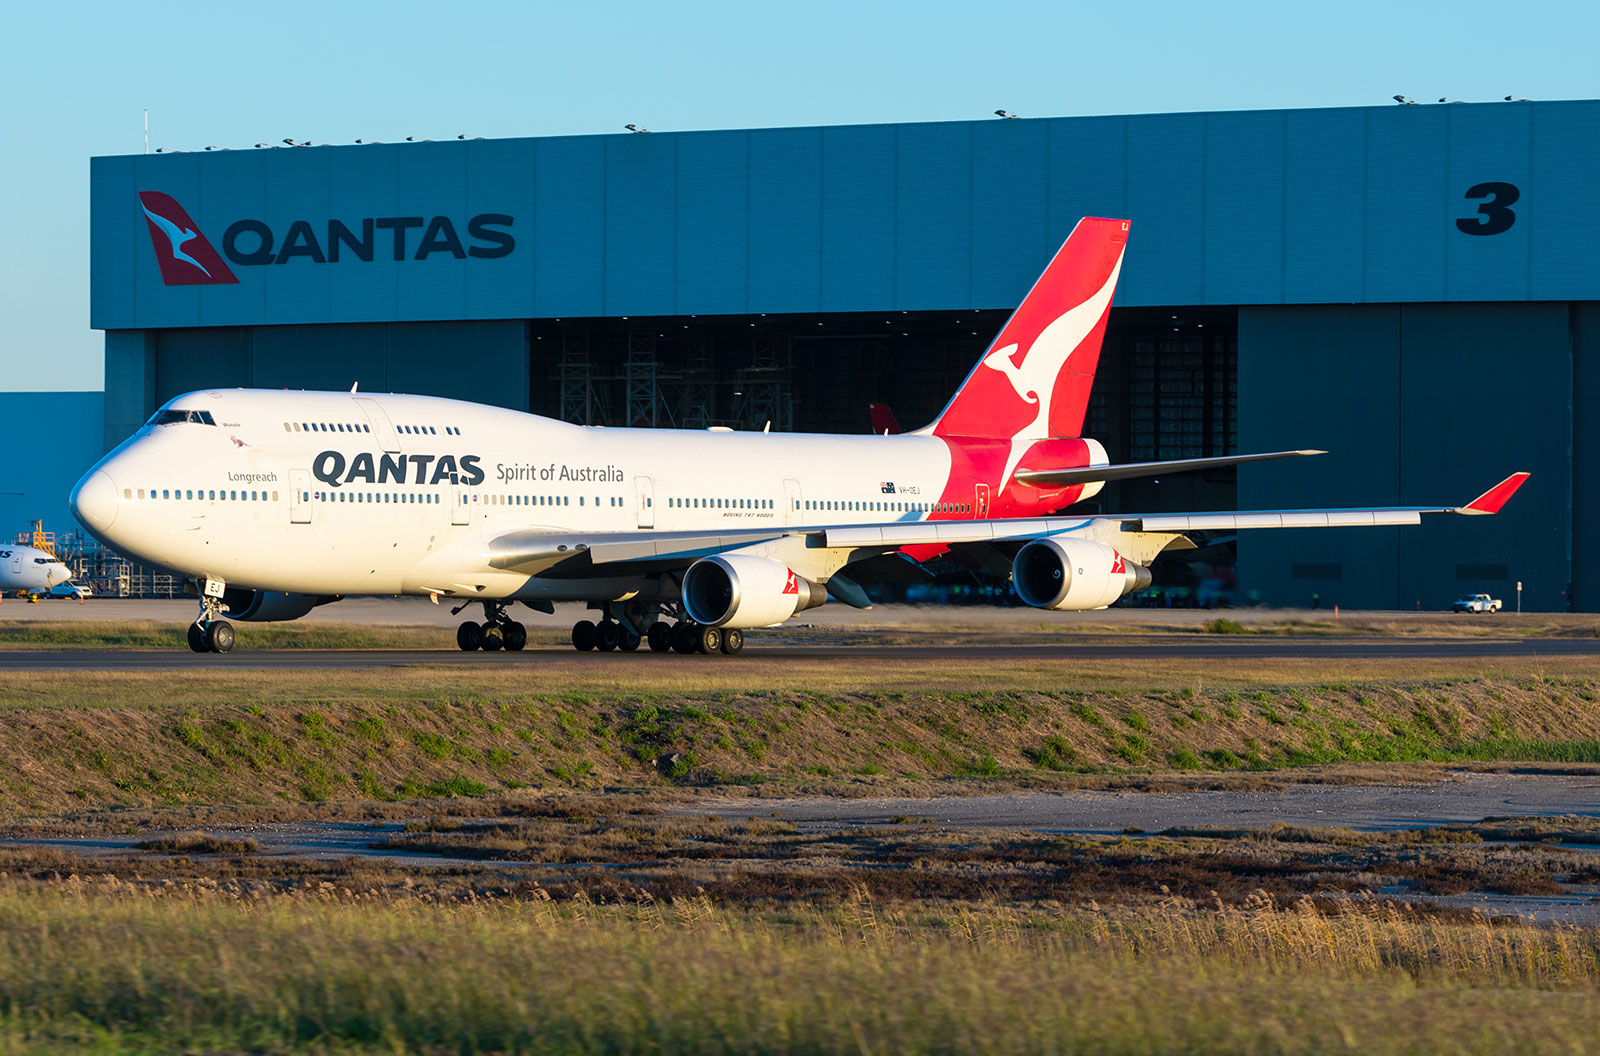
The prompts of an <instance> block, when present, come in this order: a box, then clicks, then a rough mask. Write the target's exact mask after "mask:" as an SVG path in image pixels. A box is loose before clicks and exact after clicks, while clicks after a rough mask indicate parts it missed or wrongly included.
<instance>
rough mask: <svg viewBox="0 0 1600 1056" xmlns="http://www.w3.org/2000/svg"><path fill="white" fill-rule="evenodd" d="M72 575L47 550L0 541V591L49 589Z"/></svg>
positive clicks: (39, 590) (34, 591)
mask: <svg viewBox="0 0 1600 1056" xmlns="http://www.w3.org/2000/svg"><path fill="white" fill-rule="evenodd" d="M71 578H72V570H71V569H69V568H68V567H67V566H66V565H64V564H62V563H61V561H60V560H59V559H57V557H56V556H55V555H54V554H52V553H50V552H49V551H46V550H38V549H35V548H34V547H31V546H16V545H13V546H7V545H4V544H0V591H6V592H11V591H19V590H25V591H28V592H29V593H30V594H34V593H41V592H43V591H46V590H49V589H50V588H51V587H53V586H55V585H56V584H58V583H65V582H66V581H67V580H69V579H71Z"/></svg>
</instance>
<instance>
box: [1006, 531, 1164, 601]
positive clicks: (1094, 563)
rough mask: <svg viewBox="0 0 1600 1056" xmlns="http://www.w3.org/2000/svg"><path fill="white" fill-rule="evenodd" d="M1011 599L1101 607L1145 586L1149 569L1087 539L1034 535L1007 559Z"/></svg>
mask: <svg viewBox="0 0 1600 1056" xmlns="http://www.w3.org/2000/svg"><path fill="white" fill-rule="evenodd" d="M1011 582H1012V583H1013V585H1015V586H1016V588H1017V597H1019V598H1021V599H1022V600H1023V601H1024V602H1026V603H1028V604H1029V605H1032V606H1033V607H1034V608H1036V609H1054V610H1056V611H1057V612H1065V611H1072V612H1076V611H1081V610H1083V609H1103V608H1105V607H1106V606H1107V605H1110V604H1111V603H1112V602H1113V601H1116V600H1117V599H1118V598H1120V597H1122V595H1124V594H1126V593H1128V592H1129V591H1134V590H1141V589H1143V588H1145V587H1148V586H1149V585H1150V570H1149V569H1148V568H1145V567H1144V566H1143V565H1136V564H1134V563H1133V562H1132V561H1129V560H1127V559H1126V558H1124V557H1123V556H1122V555H1121V554H1119V553H1117V552H1116V551H1115V550H1113V549H1112V548H1111V547H1109V546H1107V545H1105V544H1104V543H1097V542H1095V541H1093V540H1092V539H1075V538H1072V537H1070V536H1068V537H1066V538H1053V537H1052V538H1046V539H1035V540H1033V542H1031V543H1028V544H1027V545H1026V546H1024V547H1023V548H1022V549H1021V550H1019V551H1017V556H1016V560H1014V561H1012V563H1011Z"/></svg>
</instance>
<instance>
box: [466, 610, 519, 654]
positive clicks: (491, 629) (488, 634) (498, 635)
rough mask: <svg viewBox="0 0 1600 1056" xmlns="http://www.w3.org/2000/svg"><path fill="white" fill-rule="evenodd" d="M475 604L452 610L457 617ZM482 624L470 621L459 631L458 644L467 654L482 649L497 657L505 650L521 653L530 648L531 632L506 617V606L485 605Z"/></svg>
mask: <svg viewBox="0 0 1600 1056" xmlns="http://www.w3.org/2000/svg"><path fill="white" fill-rule="evenodd" d="M470 604H472V603H471V602H465V603H463V604H461V605H458V606H456V607H455V608H453V609H451V610H450V615H452V616H454V615H456V614H457V613H459V612H460V611H461V610H462V609H464V608H466V607H467V606H468V605H470ZM483 615H484V617H485V619H484V621H483V622H482V623H473V622H472V621H471V620H468V621H466V622H465V623H463V624H462V625H461V626H460V627H457V628H456V644H457V645H458V646H460V647H461V649H462V651H463V652H468V653H470V652H472V651H473V650H475V649H482V650H483V651H484V652H486V653H497V652H499V651H500V650H501V649H505V650H508V651H510V652H513V653H515V652H518V651H519V650H521V649H522V647H523V646H525V645H527V644H528V629H527V628H526V627H524V626H523V625H522V624H520V623H518V622H517V621H516V620H513V619H512V618H511V617H510V616H507V615H506V606H505V603H504V602H500V601H486V602H484V603H483Z"/></svg>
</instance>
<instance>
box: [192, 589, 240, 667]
mask: <svg viewBox="0 0 1600 1056" xmlns="http://www.w3.org/2000/svg"><path fill="white" fill-rule="evenodd" d="M222 591H223V584H222V583H221V582H220V581H218V580H214V579H208V580H205V581H204V582H203V583H201V584H200V591H199V594H200V614H199V615H198V616H196V617H195V618H194V622H193V623H191V624H190V625H189V634H188V638H189V648H190V649H192V650H193V651H194V652H197V653H225V652H227V651H228V650H230V649H232V648H233V624H231V623H229V622H228V621H227V620H225V619H223V618H222V614H223V613H224V612H227V611H228V607H227V606H226V605H224V604H223V603H222Z"/></svg>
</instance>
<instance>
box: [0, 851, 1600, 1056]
mask: <svg viewBox="0 0 1600 1056" xmlns="http://www.w3.org/2000/svg"><path fill="white" fill-rule="evenodd" d="M1597 982H1600V936H1597V934H1596V933H1595V932H1594V931H1593V930H1589V929H1581V930H1580V929H1536V928H1530V927H1525V926H1496V925H1492V924H1491V923H1489V922H1487V921H1481V920H1480V921H1475V922H1466V923H1460V922H1443V921H1435V920H1429V919H1424V918H1418V917H1416V916H1415V915H1413V914H1408V913H1406V912H1405V911H1403V910H1399V909H1395V908H1392V907H1374V908H1371V909H1367V910H1362V911H1357V912H1341V913H1329V912H1325V911H1323V910H1322V909H1319V908H1318V907H1317V906H1316V905H1315V904H1313V903H1311V902H1310V901H1308V900H1300V901H1297V902H1294V903H1291V904H1288V905H1283V904H1280V903H1278V902H1276V901H1274V900H1272V899H1269V898H1259V899H1257V900H1255V901H1254V902H1252V903H1249V904H1247V905H1244V906H1241V907H1239V908H1237V909H1222V910H1216V911H1210V912H1199V911H1196V910H1195V909H1194V908H1193V907H1191V906H1189V905H1187V904H1185V903H1183V902H1181V901H1179V900H1171V901H1169V902H1168V903H1167V904H1165V905H1162V906H1159V907H1156V908H1154V909H1151V910H1148V911H1145V912H1142V913H1139V914H1129V913H1126V912H1103V911H1102V912H1097V911H1094V910H1084V909H1064V908H1051V907H1040V908H1034V909H1021V908H1008V907H1003V906H995V905H990V904H983V903H977V904H968V905H962V906H954V907H948V908H940V909H938V910H934V911H930V910H928V909H924V908H921V907H894V906H885V905H882V904H879V903H877V902H875V901H873V900H871V899H868V898H862V897H858V898H855V899H853V900H852V901H849V902H847V903H845V904H842V905H840V906H837V907H833V908H828V909H820V910H819V909H806V908H787V909H785V910H783V911H781V912H778V913H751V912H748V911H737V910H728V909H725V908H722V907H719V906H717V905H715V904H714V903H711V902H708V901H706V900H704V899H699V898H689V899H684V900H680V901H676V902H673V903H670V904H666V903H661V902H659V901H652V900H649V899H645V900H642V901H633V902H624V903H621V904H616V905H597V904H595V903H594V902H593V901H590V900H572V901H567V902H562V903H554V902H549V901H545V900H543V899H542V898H539V897H538V895H537V891H530V892H529V895H528V897H526V898H523V899H515V900H509V901H507V900H502V901H492V902H484V901H476V902H470V901H469V902H449V903H443V904H440V903H436V902H431V901H426V900H422V899H417V898H390V897H385V896H383V895H375V894H372V893H369V892H365V891H360V890H344V889H341V888H338V887H332V886H330V887H328V888H324V889H320V890H317V891H314V892H307V893H302V894H297V895H293V896H271V897H265V898H262V897H249V896H246V895H244V894H242V893H241V891H240V890H239V889H238V888H236V887H235V886H234V885H232V884H228V883H222V884H216V885H212V886H202V885H178V886H174V887H169V888H160V889H154V888H149V887H143V886H138V885H129V884H126V883H124V882H122V881H95V882H87V881H69V882H67V883H65V884H61V885H57V886H54V887H51V888H46V889H39V888H37V887H34V886H32V885H19V884H17V883H15V882H11V883H0V1009H3V1010H4V1011H3V1012H0V1044H5V1045H7V1046H8V1047H10V1048H12V1049H15V1050H26V1051H30V1052H35V1051H64V1050H65V1049H67V1048H69V1047H73V1048H74V1049H75V1050H77V1049H79V1048H81V1050H83V1051H92V1052H102V1053H111V1052H119V1053H120V1052H132V1051H150V1050H157V1049H164V1050H168V1051H175V1050H179V1049H183V1050H188V1051H240V1050H247V1051H312V1052H324V1051H339V1052H400V1051H406V1052H410V1051H425V1052H444V1051H451V1052H535V1051H537V1052H640V1051H648V1052H664V1053H678V1052H695V1053H707V1052H710V1053H719V1052H738V1053H765V1052H772V1053H776V1052H786V1053H788V1052H802V1053H808V1052H809V1053H823V1052H840V1051H851V1052H888V1051H894V1052H909V1053H931V1052H970V1051H1003V1052H1084V1053H1089V1052H1093V1053H1149V1052H1184V1053H1237V1052H1322V1051H1341V1052H1356V1053H1364V1054H1366V1053H1379V1054H1383V1053H1428V1052H1451V1053H1463V1052H1464V1053H1500V1052H1507V1051H1517V1052H1580V1051H1591V1050H1593V1049H1594V1048H1595V1047H1596V1046H1597V1045H1600V1026H1597V1025H1600V989H1597V987H1596V983H1597ZM1401 1024H1403V1029H1397V1027H1398V1026H1399V1025H1401Z"/></svg>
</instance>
